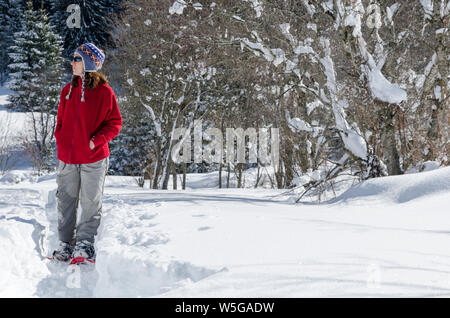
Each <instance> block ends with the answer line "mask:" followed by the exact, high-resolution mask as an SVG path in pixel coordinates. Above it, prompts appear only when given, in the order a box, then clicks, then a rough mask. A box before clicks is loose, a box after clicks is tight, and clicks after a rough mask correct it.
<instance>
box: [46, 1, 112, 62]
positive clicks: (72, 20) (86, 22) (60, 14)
mask: <svg viewBox="0 0 450 318" xmlns="http://www.w3.org/2000/svg"><path fill="white" fill-rule="evenodd" d="M117 3H119V1H118V0H96V1H85V0H52V11H53V16H52V23H53V24H54V25H55V26H56V29H57V32H58V33H59V34H60V35H61V37H62V38H63V41H64V54H63V55H64V56H65V57H70V56H72V54H73V52H74V51H75V50H76V48H77V47H78V46H80V45H81V44H83V43H85V42H92V43H94V44H95V45H97V46H99V47H104V46H106V45H107V44H108V42H109V40H110V36H109V33H108V32H109V28H108V25H109V24H110V22H109V19H108V18H109V17H110V15H111V13H112V12H113V11H115V10H118V5H117ZM75 6H78V7H79V11H76V9H75ZM70 9H72V11H71V10H70ZM77 12H78V13H77ZM77 17H79V19H77Z"/></svg>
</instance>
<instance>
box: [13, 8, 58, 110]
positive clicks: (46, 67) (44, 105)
mask: <svg viewBox="0 0 450 318" xmlns="http://www.w3.org/2000/svg"><path fill="white" fill-rule="evenodd" d="M28 5H29V7H28V9H27V10H26V11H25V14H24V19H23V20H22V30H21V31H20V32H16V33H14V45H12V46H11V47H10V51H11V52H10V53H9V56H10V58H11V59H12V61H13V62H12V63H11V64H9V66H8V67H9V69H10V71H11V74H10V76H11V81H10V83H9V85H8V86H9V88H10V89H12V90H13V91H14V92H15V94H14V95H13V96H11V98H10V101H11V107H12V108H15V109H17V110H22V111H40V110H42V109H44V110H45V111H49V112H50V113H53V114H56V111H57V105H56V107H55V104H57V102H58V100H59V91H60V89H61V64H62V62H63V60H62V58H61V52H62V41H61V38H60V37H59V36H58V34H56V33H55V32H54V31H53V27H52V26H51V24H50V23H49V17H48V15H47V14H46V13H45V11H41V10H40V11H39V12H34V11H33V10H32V3H31V2H28Z"/></svg>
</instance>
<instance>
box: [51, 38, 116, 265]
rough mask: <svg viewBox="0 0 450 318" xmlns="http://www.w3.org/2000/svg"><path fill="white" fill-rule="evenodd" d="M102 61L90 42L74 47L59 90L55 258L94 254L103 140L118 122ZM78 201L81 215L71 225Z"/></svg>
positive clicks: (104, 166) (105, 163) (105, 158)
mask: <svg viewBox="0 0 450 318" xmlns="http://www.w3.org/2000/svg"><path fill="white" fill-rule="evenodd" d="M104 60H105V54H104V53H103V51H101V50H100V49H99V48H97V47H96V46H95V45H94V44H92V43H85V44H83V45H81V46H80V47H78V48H77V49H76V51H75V53H74V57H73V60H72V62H71V65H72V69H73V76H72V81H71V83H68V84H67V85H66V86H65V87H64V88H63V90H62V92H61V97H60V104H59V108H58V116H57V125H56V130H55V138H56V145H57V150H58V159H59V166H58V172H57V176H56V183H57V184H58V189H57V192H56V196H57V204H58V235H59V241H60V242H59V247H58V249H57V250H55V251H54V252H53V257H54V258H55V259H57V260H60V261H68V260H69V259H70V258H71V257H72V258H78V257H82V258H84V259H93V258H95V249H94V237H95V235H96V234H97V228H98V226H99V225H100V219H101V213H102V196H103V189H104V182H105V176H106V172H107V170H108V167H109V147H108V142H109V141H111V140H112V139H113V138H114V137H116V136H117V135H118V134H119V131H120V129H121V127H122V117H121V115H120V112H119V108H118V106H117V101H116V96H115V94H114V91H113V90H112V88H111V87H110V86H109V85H108V81H107V79H106V77H105V76H104V75H103V74H101V73H98V70H100V68H101V67H102V65H103V62H104ZM78 201H80V203H81V208H82V215H81V218H80V220H79V223H78V225H76V222H77V207H78Z"/></svg>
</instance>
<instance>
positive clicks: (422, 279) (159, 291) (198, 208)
mask: <svg viewBox="0 0 450 318" xmlns="http://www.w3.org/2000/svg"><path fill="white" fill-rule="evenodd" d="M189 177H190V178H189V179H188V181H192V182H193V183H196V184H198V185H201V184H202V183H203V184H205V183H208V182H210V180H211V179H212V178H214V177H215V174H213V173H212V174H199V175H191V176H189ZM55 192H56V183H55V175H49V176H47V177H45V178H41V179H38V180H37V181H32V182H29V181H23V182H20V183H18V184H9V183H2V184H0V251H1V255H0V285H1V286H2V288H1V290H0V296H2V297H11V296H21V297H35V296H36V297H77V296H84V297H86V296H87V297H90V296H94V297H149V296H156V297H303V296H305V297H310V296H320V297H321V296H324V297H347V296H349V297H350V296H351V297H353V296H411V297H416V296H418V297H421V296H427V297H428V296H450V275H449V274H450V252H449V249H448V246H450V230H449V223H450V222H449V217H448V206H449V205H450V195H449V194H450V168H441V169H436V170H433V171H429V172H422V173H418V174H410V175H405V176H400V177H386V178H382V179H376V180H370V181H367V182H365V183H363V184H360V185H357V186H355V187H353V188H352V189H350V190H349V191H348V192H346V193H344V194H343V195H342V196H340V197H338V199H336V200H334V202H332V203H325V204H321V205H315V204H293V203H290V202H291V200H290V199H289V197H286V196H281V195H280V196H275V197H274V195H276V194H277V191H274V190H269V189H245V190H242V189H241V190H238V189H221V190H220V189H215V188H201V187H199V188H196V189H188V190H186V191H181V190H168V191H162V190H151V189H142V188H139V187H137V186H136V185H135V182H134V180H133V178H130V177H116V176H109V177H108V178H107V182H106V187H105V195H104V213H103V218H102V224H101V226H100V229H99V234H98V236H97V242H96V248H97V251H98V256H97V263H96V265H95V267H93V266H91V267H88V270H85V269H84V268H82V270H81V271H79V270H78V269H77V270H74V269H71V268H69V267H67V265H64V264H54V263H52V262H51V261H48V260H46V259H45V256H47V255H49V254H50V253H51V251H52V249H53V248H55V247H56V244H57V230H56V203H55ZM78 287H81V288H78Z"/></svg>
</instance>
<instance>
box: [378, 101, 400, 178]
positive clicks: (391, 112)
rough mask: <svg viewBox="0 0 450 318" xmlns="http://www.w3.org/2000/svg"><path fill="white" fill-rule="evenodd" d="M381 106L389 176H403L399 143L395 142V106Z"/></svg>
mask: <svg viewBox="0 0 450 318" xmlns="http://www.w3.org/2000/svg"><path fill="white" fill-rule="evenodd" d="M383 104H384V105H381V109H382V111H381V118H382V123H383V127H382V132H381V141H382V147H383V157H384V160H383V161H384V162H385V164H386V167H387V169H388V173H389V175H399V174H402V169H401V167H400V157H399V155H398V150H397V142H396V140H395V126H394V116H395V108H394V107H395V106H394V105H391V104H387V103H383Z"/></svg>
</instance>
